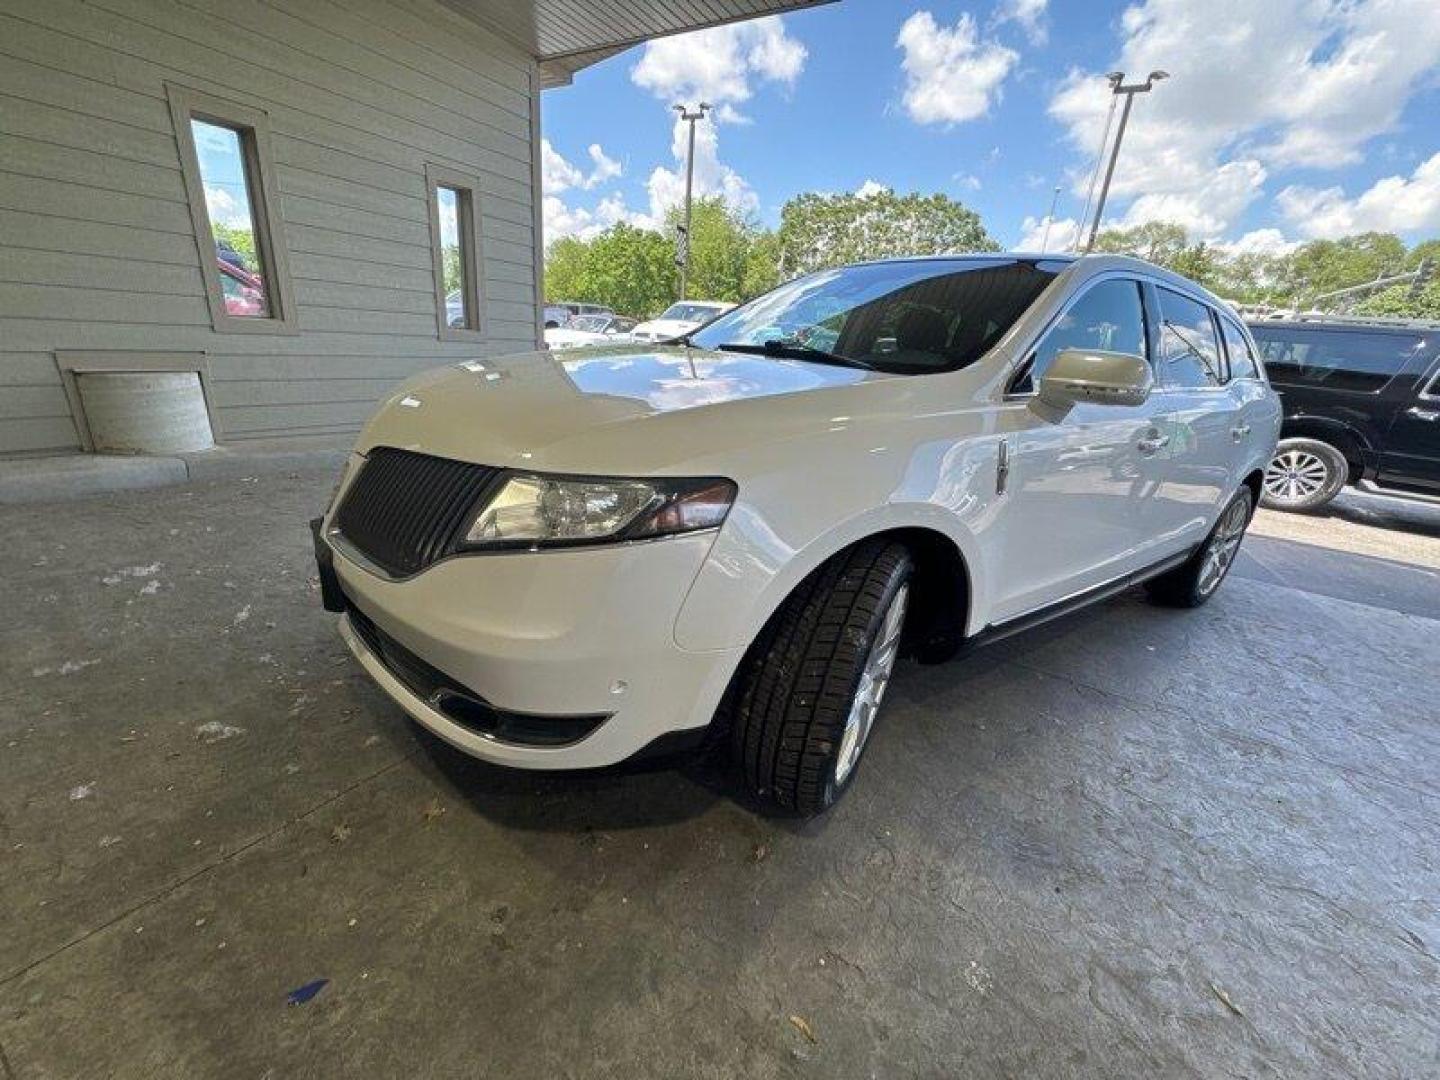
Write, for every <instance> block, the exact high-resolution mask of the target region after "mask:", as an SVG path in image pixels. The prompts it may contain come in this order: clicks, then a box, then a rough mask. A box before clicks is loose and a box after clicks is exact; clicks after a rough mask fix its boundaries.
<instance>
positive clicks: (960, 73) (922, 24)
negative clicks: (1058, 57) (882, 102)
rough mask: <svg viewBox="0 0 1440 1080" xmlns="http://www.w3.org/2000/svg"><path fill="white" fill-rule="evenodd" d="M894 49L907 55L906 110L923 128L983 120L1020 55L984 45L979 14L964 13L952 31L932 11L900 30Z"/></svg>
mask: <svg viewBox="0 0 1440 1080" xmlns="http://www.w3.org/2000/svg"><path fill="white" fill-rule="evenodd" d="M895 45H896V47H897V48H898V49H900V50H901V51H902V52H903V53H904V54H905V56H904V59H902V60H901V62H900V66H901V68H902V69H904V71H905V97H904V102H905V111H906V112H907V113H909V114H910V118H911V119H912V120H914V121H915V122H916V123H920V124H958V123H962V122H964V121H966V120H974V119H975V118H976V117H980V116H984V115H985V114H986V113H987V112H989V110H990V105H991V104H992V102H994V101H995V100H997V99H998V98H999V96H1000V84H1001V83H1002V82H1004V80H1005V76H1006V75H1008V74H1009V73H1010V69H1011V68H1012V67H1013V66H1014V64H1015V61H1016V60H1018V59H1019V56H1020V54H1019V53H1017V52H1015V50H1014V49H1009V48H1006V47H1005V46H1004V45H1001V44H999V43H997V42H993V41H981V40H980V35H979V32H978V31H977V30H976V28H975V18H974V16H972V15H970V14H969V13H968V12H967V13H962V14H961V16H960V18H959V19H958V20H956V23H955V25H954V26H953V27H951V28H948V29H946V28H944V27H941V26H940V25H939V24H937V23H936V22H935V17H934V16H933V15H931V14H930V12H928V11H917V12H915V14H913V15H911V16H910V17H909V18H908V19H906V20H905V23H904V25H903V26H901V27H900V35H899V37H897V38H896V39H895Z"/></svg>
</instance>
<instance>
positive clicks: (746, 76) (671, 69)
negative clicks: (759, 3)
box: [630, 16, 809, 122]
mask: <svg viewBox="0 0 1440 1080" xmlns="http://www.w3.org/2000/svg"><path fill="white" fill-rule="evenodd" d="M808 55H809V53H808V50H806V48H805V46H804V45H802V44H801V43H800V42H799V41H797V40H795V39H794V38H792V37H791V36H790V35H789V34H788V33H786V31H785V23H784V22H783V21H782V20H781V19H780V17H779V16H770V17H768V18H764V19H754V20H752V21H749V22H737V23H730V24H727V25H725V26H716V27H713V28H711V29H709V30H697V31H695V32H694V33H689V34H676V35H674V36H673V37H664V38H658V39H656V40H654V41H652V42H650V43H649V44H648V45H646V46H645V52H644V54H643V55H641V57H640V61H639V63H637V64H636V65H635V66H634V67H633V68H632V69H631V70H630V78H631V80H632V81H633V82H634V83H635V85H636V86H639V87H642V88H643V89H646V90H649V91H650V92H651V93H652V94H654V95H655V96H656V97H658V98H660V99H661V100H662V101H664V102H666V103H667V104H674V103H678V102H683V103H687V104H690V105H695V104H698V103H699V102H701V101H707V102H709V103H710V104H712V105H714V106H716V107H717V109H718V110H719V111H720V113H722V115H721V116H720V119H721V120H724V121H728V122H735V121H736V120H740V119H743V116H742V114H741V113H740V112H739V111H738V110H737V109H736V108H735V106H736V105H738V104H740V103H741V102H744V101H748V100H749V99H750V96H751V94H752V93H753V87H752V83H753V82H756V81H759V82H775V83H781V84H783V85H785V86H793V85H794V83H795V80H796V79H798V78H799V77H800V73H801V72H802V71H803V70H804V69H805V59H806V57H807V56H808Z"/></svg>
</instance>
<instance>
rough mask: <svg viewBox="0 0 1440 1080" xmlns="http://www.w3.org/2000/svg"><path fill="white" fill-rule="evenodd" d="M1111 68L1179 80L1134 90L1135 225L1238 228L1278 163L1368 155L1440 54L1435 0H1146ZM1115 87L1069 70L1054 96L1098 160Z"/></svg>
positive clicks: (1083, 173) (1207, 232)
mask: <svg viewBox="0 0 1440 1080" xmlns="http://www.w3.org/2000/svg"><path fill="white" fill-rule="evenodd" d="M1121 31H1122V34H1123V45H1122V47H1121V49H1120V52H1119V55H1118V57H1117V58H1116V61H1115V62H1114V63H1113V64H1110V65H1107V67H1113V68H1115V69H1116V70H1123V71H1125V72H1127V73H1129V76H1130V77H1131V79H1135V78H1138V77H1142V76H1143V74H1144V73H1145V72H1148V71H1151V70H1154V69H1156V68H1163V69H1165V70H1168V71H1169V72H1170V73H1171V75H1172V79H1171V80H1170V81H1168V82H1163V83H1160V84H1158V85H1157V86H1156V88H1155V90H1154V91H1153V92H1152V93H1150V94H1146V95H1142V96H1140V97H1138V98H1137V99H1136V100H1135V107H1134V112H1133V114H1132V117H1131V121H1130V127H1129V130H1128V131H1127V132H1126V136H1125V144H1124V147H1123V149H1122V152H1121V162H1120V167H1119V170H1118V171H1117V172H1116V174H1115V183H1114V185H1113V187H1112V190H1111V194H1112V196H1113V197H1118V202H1119V205H1120V206H1121V207H1124V206H1125V200H1126V199H1127V198H1129V197H1131V196H1141V198H1139V199H1137V200H1136V202H1135V203H1134V204H1133V205H1130V206H1129V207H1128V209H1127V210H1126V212H1125V213H1124V215H1123V223H1124V224H1127V225H1132V224H1138V223H1140V222H1142V221H1146V220H1154V219H1155V218H1157V217H1166V216H1168V217H1170V218H1173V219H1174V220H1178V221H1180V222H1181V223H1182V224H1186V225H1187V226H1188V227H1189V228H1191V229H1192V230H1193V231H1195V232H1197V233H1198V234H1199V235H1201V236H1205V237H1212V238H1213V237H1214V236H1217V235H1220V234H1223V233H1224V232H1226V231H1228V230H1229V228H1230V227H1232V226H1233V224H1234V222H1235V221H1236V220H1238V218H1239V216H1240V214H1242V213H1243V212H1244V210H1245V208H1246V207H1248V206H1249V205H1250V204H1251V203H1252V202H1253V201H1254V200H1255V199H1257V198H1259V197H1260V195H1261V194H1262V193H1263V187H1264V182H1265V179H1266V176H1267V173H1269V172H1270V171H1272V170H1274V169H1278V168H1288V167H1293V166H1296V165H1302V164H1303V165H1307V166H1311V167H1321V168H1328V167H1336V166H1339V165H1343V164H1346V163H1349V162H1353V161H1355V160H1357V158H1358V157H1359V156H1360V154H1361V151H1362V148H1363V146H1364V144H1365V143H1366V141H1367V140H1369V139H1371V138H1373V137H1375V136H1377V135H1379V134H1382V133H1384V132H1385V131H1388V130H1390V129H1392V128H1393V127H1394V126H1395V124H1396V123H1397V121H1398V118H1399V116H1400V113H1401V111H1402V109H1403V108H1404V106H1405V103H1406V101H1407V100H1408V99H1409V97H1410V95H1411V94H1413V93H1414V92H1415V90H1416V88H1417V87H1418V86H1419V85H1420V84H1421V82H1422V81H1423V80H1424V79H1425V78H1427V77H1428V76H1429V75H1430V74H1431V73H1433V71H1434V64H1435V57H1436V55H1437V53H1440V4H1437V3H1436V2H1435V0H1348V2H1344V3H1341V2H1334V0H1266V3H1264V4H1256V3H1254V2H1253V0H1141V2H1139V3H1136V4H1135V5H1134V6H1132V7H1130V8H1128V9H1126V11H1125V13H1124V15H1123V16H1122V19H1121ZM1109 104H1110V94H1109V92H1108V90H1107V87H1106V86H1105V83H1104V81H1103V79H1102V78H1101V77H1100V75H1099V73H1097V72H1079V71H1075V72H1071V74H1070V75H1069V76H1068V77H1067V78H1066V79H1065V81H1064V82H1063V84H1062V86H1061V88H1060V90H1059V92H1058V93H1057V94H1056V95H1055V97H1054V98H1053V99H1052V101H1051V105H1050V111H1051V114H1052V115H1053V116H1055V117H1056V118H1057V119H1058V120H1060V121H1061V122H1062V123H1063V124H1065V125H1066V127H1067V128H1068V131H1069V137H1070V140H1071V142H1072V144H1073V146H1074V147H1075V149H1076V150H1077V151H1078V152H1079V153H1080V154H1082V155H1083V156H1084V159H1085V160H1086V161H1087V165H1086V166H1085V167H1083V168H1081V169H1079V170H1077V173H1076V186H1077V188H1079V189H1083V186H1084V183H1085V181H1086V180H1087V179H1088V176H1089V170H1088V161H1089V160H1092V155H1093V154H1094V153H1095V147H1096V144H1097V143H1098V142H1099V141H1100V131H1101V127H1102V125H1103V124H1104V121H1105V113H1106V110H1107V109H1108V107H1109Z"/></svg>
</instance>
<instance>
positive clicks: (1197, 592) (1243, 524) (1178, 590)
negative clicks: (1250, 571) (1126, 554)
mask: <svg viewBox="0 0 1440 1080" xmlns="http://www.w3.org/2000/svg"><path fill="white" fill-rule="evenodd" d="M1253 509H1254V506H1253V500H1252V497H1251V495H1250V489H1249V488H1248V487H1242V488H1241V489H1240V490H1239V491H1238V492H1237V493H1236V494H1235V497H1234V498H1233V499H1231V500H1230V503H1229V505H1228V506H1226V507H1225V509H1224V510H1223V511H1221V513H1220V519H1219V520H1218V521H1216V522H1215V527H1214V528H1213V529H1211V530H1210V535H1209V536H1207V537H1206V538H1205V542H1204V543H1203V544H1201V545H1200V548H1199V550H1198V551H1196V552H1195V554H1194V555H1192V556H1190V558H1188V559H1186V560H1185V562H1183V563H1181V564H1180V565H1179V566H1177V567H1176V568H1175V569H1174V570H1171V571H1169V572H1168V573H1164V574H1161V575H1160V576H1159V577H1157V578H1153V579H1151V580H1150V581H1148V582H1146V583H1145V589H1146V591H1147V592H1149V594H1150V599H1151V600H1153V601H1155V603H1157V604H1164V605H1165V606H1167V607H1187V608H1194V607H1199V606H1200V605H1201V604H1203V603H1205V601H1207V600H1209V599H1210V597H1212V596H1214V595H1215V590H1217V589H1218V588H1220V583H1221V582H1222V581H1224V580H1225V575H1226V574H1228V573H1230V567H1231V566H1233V565H1234V563H1235V556H1236V554H1237V553H1238V552H1239V550H1240V541H1241V540H1244V539H1245V529H1246V528H1247V527H1248V526H1249V524H1250V515H1251V513H1252V511H1253Z"/></svg>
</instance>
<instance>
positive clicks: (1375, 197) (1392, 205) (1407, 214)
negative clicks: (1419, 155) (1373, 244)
mask: <svg viewBox="0 0 1440 1080" xmlns="http://www.w3.org/2000/svg"><path fill="white" fill-rule="evenodd" d="M1275 202H1276V205H1277V206H1278V207H1279V208H1280V212H1281V213H1282V214H1283V215H1284V216H1285V218H1286V220H1288V221H1289V222H1290V224H1291V225H1293V226H1294V227H1295V229H1296V230H1297V231H1298V232H1300V233H1301V234H1302V235H1303V236H1308V237H1320V238H1333V237H1337V236H1345V235H1346V234H1348V233H1356V232H1370V231H1375V232H1400V233H1413V232H1420V231H1433V230H1435V229H1440V153H1437V154H1435V155H1434V156H1433V157H1431V158H1430V159H1429V160H1428V161H1424V162H1421V163H1420V165H1419V166H1417V167H1416V169H1415V171H1414V172H1413V173H1411V174H1410V175H1409V176H1408V177H1404V176H1387V177H1384V178H1383V179H1381V180H1377V181H1376V182H1375V183H1374V184H1373V185H1371V186H1370V187H1369V188H1367V189H1366V190H1365V191H1362V192H1361V193H1360V194H1359V195H1357V196H1356V197H1355V198H1353V199H1350V198H1346V196H1345V192H1344V191H1343V190H1342V189H1341V188H1339V187H1328V188H1312V187H1302V186H1299V185H1292V186H1290V187H1287V188H1285V190H1283V191H1282V192H1280V194H1279V195H1278V196H1277V197H1276V199H1275Z"/></svg>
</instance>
